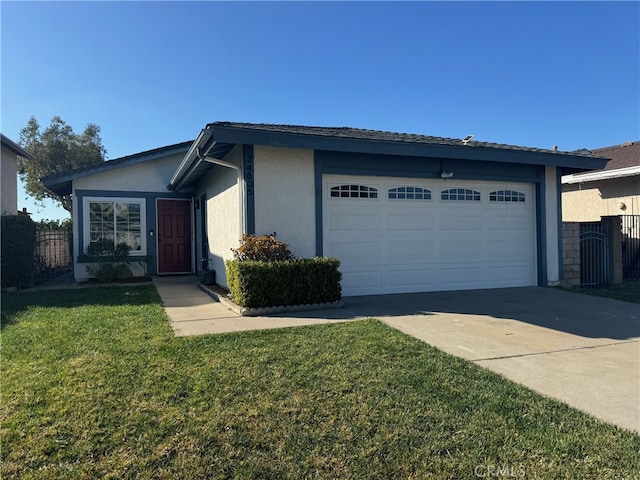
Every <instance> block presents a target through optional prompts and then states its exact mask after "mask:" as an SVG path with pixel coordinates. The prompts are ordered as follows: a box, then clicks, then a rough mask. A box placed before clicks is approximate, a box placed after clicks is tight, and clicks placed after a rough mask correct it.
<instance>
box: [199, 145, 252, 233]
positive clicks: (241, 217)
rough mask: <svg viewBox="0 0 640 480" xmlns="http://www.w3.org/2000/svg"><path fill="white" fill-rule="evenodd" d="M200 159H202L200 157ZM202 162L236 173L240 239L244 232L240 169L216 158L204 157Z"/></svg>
mask: <svg viewBox="0 0 640 480" xmlns="http://www.w3.org/2000/svg"><path fill="white" fill-rule="evenodd" d="M201 158H202V157H201ZM202 160H204V161H205V162H207V163H213V164H214V165H220V166H221V167H225V168H232V169H233V170H235V171H236V172H237V173H238V191H239V192H240V199H239V200H240V201H239V206H240V230H239V233H240V237H242V234H243V233H244V232H245V228H244V227H245V218H246V215H245V211H244V188H243V186H244V182H243V178H242V168H240V167H239V166H238V165H235V164H233V163H231V162H226V161H224V160H220V159H218V158H213V157H207V156H205V157H204V158H202Z"/></svg>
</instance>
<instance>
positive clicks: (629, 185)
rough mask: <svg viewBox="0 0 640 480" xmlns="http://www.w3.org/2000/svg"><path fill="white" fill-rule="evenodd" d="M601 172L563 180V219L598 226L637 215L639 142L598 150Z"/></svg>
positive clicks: (639, 175)
mask: <svg viewBox="0 0 640 480" xmlns="http://www.w3.org/2000/svg"><path fill="white" fill-rule="evenodd" d="M592 153H593V155H596V156H600V157H606V158H609V159H610V160H609V162H608V163H607V165H606V167H604V168H603V169H599V170H595V171H592V172H588V173H575V174H573V175H566V176H564V177H562V219H563V220H564V221H566V222H598V221H600V217H604V216H610V215H640V141H638V142H624V143H623V144H621V145H614V146H612V147H605V148H598V149H596V150H593V151H592Z"/></svg>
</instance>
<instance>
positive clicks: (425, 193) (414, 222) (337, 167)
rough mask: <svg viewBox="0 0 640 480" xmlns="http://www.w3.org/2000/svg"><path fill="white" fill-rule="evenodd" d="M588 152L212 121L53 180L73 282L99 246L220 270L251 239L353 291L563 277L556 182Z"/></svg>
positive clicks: (158, 268)
mask: <svg viewBox="0 0 640 480" xmlns="http://www.w3.org/2000/svg"><path fill="white" fill-rule="evenodd" d="M605 163H606V160H605V159H601V158H597V157H594V156H590V155H581V154H575V153H574V154H571V153H563V152H557V151H552V150H542V149H536V148H525V147H515V146H509V145H499V144H490V143H483V142H473V141H469V140H468V139H465V140H458V139H450V138H440V137H429V136H423V135H411V134H401V133H391V132H381V131H372V130H360V129H353V128H327V127H304V126H287V125H264V124H247V123H232V122H216V123H212V124H209V125H207V126H206V127H205V128H204V129H203V130H202V131H201V132H200V134H199V135H198V137H197V138H196V140H195V141H194V142H188V143H181V144H177V145H171V146H168V147H163V148H159V149H156V150H152V151H148V152H143V153H139V154H136V155H131V156H129V157H124V158H121V159H117V160H112V161H109V162H105V163H104V164H100V165H98V166H94V167H88V168H84V169H81V170H77V171H73V172H69V173H67V174H64V175H58V176H56V177H49V178H47V179H45V184H46V185H47V186H48V187H49V188H50V189H52V190H54V191H56V192H58V193H71V192H73V194H74V210H73V212H74V214H73V215H74V218H73V225H74V229H75V240H74V256H75V258H76V267H75V276H76V278H77V279H83V278H87V277H88V274H87V272H86V269H85V265H84V264H83V263H82V261H83V259H82V257H81V256H80V253H81V252H84V251H86V248H87V245H88V244H89V243H90V242H93V241H96V240H98V239H100V238H114V236H115V238H116V239H117V240H122V241H126V242H127V243H129V244H130V245H131V246H132V247H133V250H132V252H131V256H132V258H133V259H135V258H136V257H138V258H139V257H140V256H148V257H149V258H151V261H149V263H148V273H150V274H152V275H155V274H169V273H191V272H194V271H196V270H199V269H200V268H201V266H202V265H203V262H202V260H203V259H204V263H209V265H210V266H211V268H212V269H214V270H215V271H216V275H217V281H218V283H220V284H222V285H226V275H225V268H224V262H225V260H227V259H230V258H232V256H233V254H232V251H231V249H232V248H237V247H238V246H239V241H240V238H241V236H242V234H243V233H249V234H268V233H272V232H276V233H277V236H278V238H279V239H280V240H283V241H285V242H288V243H289V245H290V249H291V250H292V252H293V253H294V254H295V255H296V256H299V257H313V256H330V257H338V258H339V259H340V260H341V263H342V264H341V271H342V274H343V280H342V287H343V293H344V295H346V296H349V295H360V294H379V293H400V292H418V291H433V290H456V289H474V288H496V287H519V286H530V285H548V284H553V283H556V282H558V281H559V280H560V275H561V273H560V272H561V268H560V265H561V259H562V254H561V251H560V248H561V247H560V245H561V242H560V239H559V237H560V229H559V225H560V224H561V218H560V217H561V212H560V189H561V187H560V176H561V175H564V174H571V173H577V172H581V171H585V170H589V169H597V168H603V167H604V166H605Z"/></svg>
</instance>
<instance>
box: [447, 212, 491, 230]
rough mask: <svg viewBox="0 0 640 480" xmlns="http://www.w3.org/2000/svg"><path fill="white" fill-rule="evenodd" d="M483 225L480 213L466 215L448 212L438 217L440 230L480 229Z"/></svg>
mask: <svg viewBox="0 0 640 480" xmlns="http://www.w3.org/2000/svg"><path fill="white" fill-rule="evenodd" d="M483 225H484V220H483V217H482V214H481V213H480V214H478V213H477V214H475V215H467V214H459V213H458V214H455V213H449V214H448V215H442V216H441V217H440V231H441V232H442V231H446V230H449V231H458V230H462V231H464V230H467V231H468V230H473V231H477V230H481V229H482V228H483Z"/></svg>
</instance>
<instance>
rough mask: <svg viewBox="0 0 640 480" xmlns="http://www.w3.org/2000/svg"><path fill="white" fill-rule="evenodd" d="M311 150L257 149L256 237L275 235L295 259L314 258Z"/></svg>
mask: <svg viewBox="0 0 640 480" xmlns="http://www.w3.org/2000/svg"><path fill="white" fill-rule="evenodd" d="M313 157H314V155H313V150H308V149H295V148H278V147H268V146H256V147H255V149H254V169H255V178H256V183H255V211H256V225H255V226H256V235H263V234H269V233H273V232H276V233H277V234H278V235H277V236H278V239H280V240H282V241H283V242H287V243H288V244H289V249H290V250H291V252H292V253H293V254H294V255H295V256H297V257H314V256H315V255H316V216H315V208H316V207H315V205H316V204H315V183H314V166H313V165H314V164H313V162H314V160H313Z"/></svg>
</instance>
